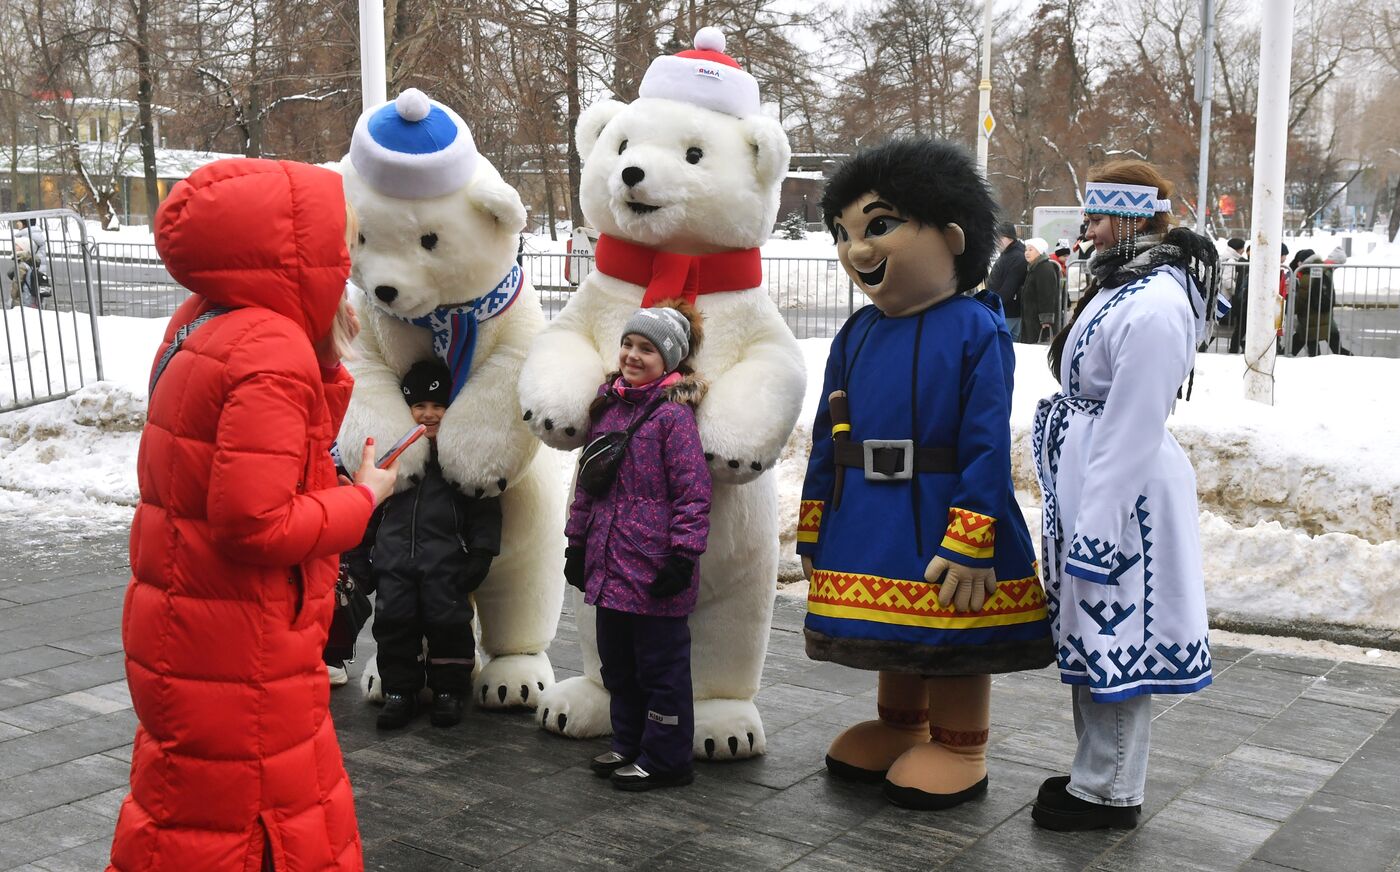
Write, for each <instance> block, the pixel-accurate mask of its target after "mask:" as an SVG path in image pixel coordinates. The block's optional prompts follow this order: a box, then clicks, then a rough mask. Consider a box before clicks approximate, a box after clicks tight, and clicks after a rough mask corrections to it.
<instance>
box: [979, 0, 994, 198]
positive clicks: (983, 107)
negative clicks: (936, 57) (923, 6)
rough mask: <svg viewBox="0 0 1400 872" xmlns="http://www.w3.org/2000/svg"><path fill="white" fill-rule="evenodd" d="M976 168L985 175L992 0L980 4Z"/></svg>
mask: <svg viewBox="0 0 1400 872" xmlns="http://www.w3.org/2000/svg"><path fill="white" fill-rule="evenodd" d="M977 91H978V94H977V168H978V169H980V170H981V171H982V178H984V179H985V178H986V177H987V144H988V140H989V139H990V138H991V137H990V136H988V135H987V131H986V130H984V129H983V127H982V123H983V119H984V118H986V117H987V113H988V112H990V111H992V0H984V2H983V4H982V81H981V82H979V83H978V85H977Z"/></svg>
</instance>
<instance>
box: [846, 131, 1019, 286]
mask: <svg viewBox="0 0 1400 872" xmlns="http://www.w3.org/2000/svg"><path fill="white" fill-rule="evenodd" d="M870 191H874V192H875V193H876V194H877V195H879V197H880V199H882V200H884V201H885V202H887V203H889V204H890V205H892V206H894V207H895V208H896V209H898V210H899V212H900V213H901V214H903V215H906V216H908V217H910V218H913V219H914V220H916V221H918V222H920V223H921V224H927V225H929V226H931V227H943V226H945V225H947V224H956V225H958V226H959V227H961V228H962V231H963V235H964V236H965V237H966V239H967V243H966V247H965V248H964V249H963V253H962V254H960V255H958V256H957V257H955V258H954V260H953V268H954V270H955V271H956V272H957V275H958V290H959V291H969V290H972V289H973V288H975V287H977V285H978V284H979V283H980V282H981V281H982V280H983V279H984V278H986V277H987V268H988V266H989V265H990V263H991V260H992V252H993V251H995V249H996V244H995V238H994V232H995V231H994V227H995V221H996V202H995V201H994V200H993V199H992V194H991V191H989V190H988V189H987V183H986V182H985V181H983V180H982V175H981V173H979V172H977V165H976V163H974V162H973V160H972V156H971V155H969V154H968V153H967V152H966V151H965V150H963V149H962V148H960V147H958V146H956V145H954V144H952V143H951V142H947V141H945V140H941V139H929V138H922V137H921V138H911V139H894V140H890V141H889V142H886V143H884V144H882V145H879V146H876V147H875V148H869V149H864V150H862V151H861V152H860V153H859V154H857V155H856V156H855V157H853V158H850V159H848V160H846V161H845V162H844V163H842V164H841V166H839V167H837V169H836V172H835V174H833V175H832V177H831V180H830V181H828V182H827V183H826V190H825V191H824V192H823V193H822V214H823V217H824V219H825V221H826V227H827V229H828V230H831V231H832V235H833V236H834V235H835V221H836V218H837V217H838V216H839V215H840V214H841V210H842V209H844V208H846V207H847V206H849V205H850V204H851V203H853V202H855V201H856V200H858V199H860V197H861V195H863V194H865V193H867V192H870Z"/></svg>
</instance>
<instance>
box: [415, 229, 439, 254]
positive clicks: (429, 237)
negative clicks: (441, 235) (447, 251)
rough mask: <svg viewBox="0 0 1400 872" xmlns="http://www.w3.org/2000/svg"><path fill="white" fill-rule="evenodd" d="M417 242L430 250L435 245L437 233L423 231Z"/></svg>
mask: <svg viewBox="0 0 1400 872" xmlns="http://www.w3.org/2000/svg"><path fill="white" fill-rule="evenodd" d="M418 242H419V243H420V244H421V245H422V246H423V247H424V248H426V249H427V250H429V251H432V250H433V249H434V248H436V247H437V234H436V233H424V234H423V235H422V236H420V237H418Z"/></svg>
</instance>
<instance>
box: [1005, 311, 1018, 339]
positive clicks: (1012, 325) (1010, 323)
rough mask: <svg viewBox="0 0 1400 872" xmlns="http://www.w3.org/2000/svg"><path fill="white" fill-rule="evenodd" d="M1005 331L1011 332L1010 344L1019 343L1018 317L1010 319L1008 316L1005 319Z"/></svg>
mask: <svg viewBox="0 0 1400 872" xmlns="http://www.w3.org/2000/svg"><path fill="white" fill-rule="evenodd" d="M1006 329H1007V330H1010V331H1011V341H1012V342H1020V341H1021V318H1020V317H1019V316H1017V317H1015V318H1012V317H1011V316H1009V315H1008V316H1007V318H1006Z"/></svg>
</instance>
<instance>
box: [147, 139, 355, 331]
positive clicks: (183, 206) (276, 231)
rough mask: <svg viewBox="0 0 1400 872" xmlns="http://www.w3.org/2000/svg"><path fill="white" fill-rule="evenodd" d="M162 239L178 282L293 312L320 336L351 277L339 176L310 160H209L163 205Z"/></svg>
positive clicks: (233, 302)
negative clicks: (311, 163)
mask: <svg viewBox="0 0 1400 872" xmlns="http://www.w3.org/2000/svg"><path fill="white" fill-rule="evenodd" d="M155 236H156V251H158V252H159V253H160V256H161V259H162V260H164V261H165V267H166V269H168V270H169V271H170V275H171V276H172V277H173V278H174V279H175V281H177V282H179V283H180V284H181V285H184V286H185V287H186V288H188V289H189V290H191V291H193V292H194V293H196V294H199V295H200V296H202V297H204V298H206V299H208V300H209V301H210V302H211V303H214V304H216V305H221V306H233V307H246V306H256V307H259V308H263V309H270V310H272V311H274V312H276V313H278V314H279V315H285V316H286V317H288V318H291V319H292V320H293V321H295V322H296V323H298V324H300V325H301V326H302V329H304V330H305V331H306V335H307V337H308V338H310V339H311V340H312V341H315V340H316V339H319V338H320V337H322V336H325V335H326V333H327V332H328V331H329V330H330V328H331V323H332V321H333V320H334V319H335V311H336V308H337V306H338V305H339V302H340V297H341V296H342V295H343V294H344V293H345V281H346V278H347V277H348V276H349V275H350V254H349V252H348V251H347V250H346V248H345V192H344V188H343V187H342V184H341V178H340V175H339V174H338V173H336V172H333V171H332V170H327V169H323V168H321V167H315V166H311V165H310V164H302V163H294V162H292V161H272V160H259V159H254V158H232V159H229V160H220V161H215V162H213V163H211V164H207V165H206V166H203V167H201V168H200V169H198V170H196V171H195V172H194V173H192V174H191V175H190V177H189V178H187V179H185V180H184V181H182V182H180V183H179V184H177V185H176V186H175V189H174V190H173V191H171V192H170V196H169V197H168V198H166V200H165V202H163V203H161V205H160V210H159V211H158V212H157V213H156V231H155Z"/></svg>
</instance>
